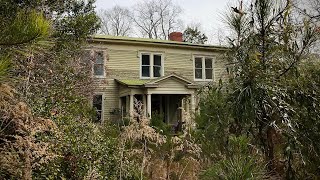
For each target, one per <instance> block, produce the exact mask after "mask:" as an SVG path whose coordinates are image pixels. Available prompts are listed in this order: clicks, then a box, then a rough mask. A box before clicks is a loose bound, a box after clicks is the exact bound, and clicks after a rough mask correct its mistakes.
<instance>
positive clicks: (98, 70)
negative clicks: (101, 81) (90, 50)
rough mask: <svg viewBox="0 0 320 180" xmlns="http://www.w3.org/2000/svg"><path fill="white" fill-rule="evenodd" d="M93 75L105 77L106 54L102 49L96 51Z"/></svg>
mask: <svg viewBox="0 0 320 180" xmlns="http://www.w3.org/2000/svg"><path fill="white" fill-rule="evenodd" d="M93 75H94V76H95V77H104V76H105V72H104V56H103V52H102V51H98V52H96V53H95V56H94V62H93Z"/></svg>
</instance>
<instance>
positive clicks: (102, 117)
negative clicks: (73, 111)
mask: <svg viewBox="0 0 320 180" xmlns="http://www.w3.org/2000/svg"><path fill="white" fill-rule="evenodd" d="M95 95H101V96H102V102H101V123H102V122H104V109H105V107H104V105H105V103H104V98H105V95H104V93H103V92H94V93H93V96H95ZM93 96H92V100H91V106H92V107H93Z"/></svg>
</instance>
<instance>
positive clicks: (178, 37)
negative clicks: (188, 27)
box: [169, 32, 183, 42]
mask: <svg viewBox="0 0 320 180" xmlns="http://www.w3.org/2000/svg"><path fill="white" fill-rule="evenodd" d="M169 40H170V41H178V42H182V41H183V38H182V33H181V32H172V33H170V34H169Z"/></svg>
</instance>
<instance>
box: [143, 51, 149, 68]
mask: <svg viewBox="0 0 320 180" xmlns="http://www.w3.org/2000/svg"><path fill="white" fill-rule="evenodd" d="M142 65H150V55H147V54H143V55H142Z"/></svg>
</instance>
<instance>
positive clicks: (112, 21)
mask: <svg viewBox="0 0 320 180" xmlns="http://www.w3.org/2000/svg"><path fill="white" fill-rule="evenodd" d="M98 14H99V16H100V19H101V29H100V33H102V34H109V35H113V36H129V35H130V34H131V33H132V19H131V12H130V10H129V9H127V8H124V7H120V6H114V7H113V8H112V9H109V10H101V11H100V12H99V13H98Z"/></svg>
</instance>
